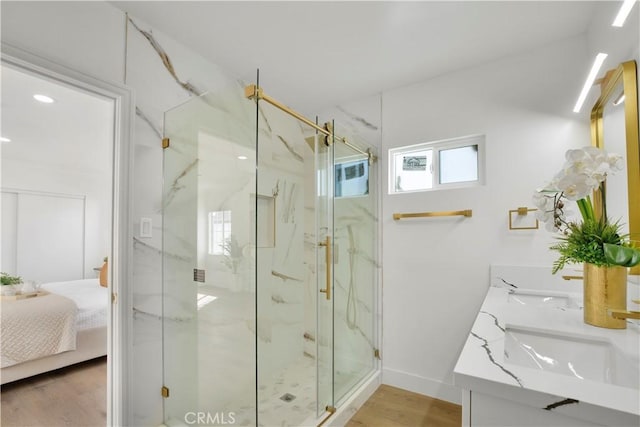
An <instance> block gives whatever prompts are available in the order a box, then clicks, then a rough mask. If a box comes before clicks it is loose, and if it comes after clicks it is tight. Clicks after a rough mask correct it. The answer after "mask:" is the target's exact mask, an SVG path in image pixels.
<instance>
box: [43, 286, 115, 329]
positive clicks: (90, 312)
mask: <svg viewBox="0 0 640 427" xmlns="http://www.w3.org/2000/svg"><path fill="white" fill-rule="evenodd" d="M42 289H44V290H46V291H48V292H52V293H54V294H58V295H62V296H64V297H67V298H69V299H70V300H72V301H73V302H75V303H76V305H77V306H78V315H77V323H76V329H77V330H78V331H81V330H83V329H91V328H98V327H101V326H107V321H108V319H109V314H108V309H109V292H108V290H107V288H104V287H102V286H100V283H99V281H98V279H82V280H71V281H68V282H52V283H44V284H43V285H42Z"/></svg>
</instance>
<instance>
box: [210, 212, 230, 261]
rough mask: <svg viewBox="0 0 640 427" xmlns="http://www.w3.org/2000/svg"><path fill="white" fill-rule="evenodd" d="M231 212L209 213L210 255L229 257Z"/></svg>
mask: <svg viewBox="0 0 640 427" xmlns="http://www.w3.org/2000/svg"><path fill="white" fill-rule="evenodd" d="M230 238H231V211H214V212H209V254H210V255H229V248H228V241H229V239H230Z"/></svg>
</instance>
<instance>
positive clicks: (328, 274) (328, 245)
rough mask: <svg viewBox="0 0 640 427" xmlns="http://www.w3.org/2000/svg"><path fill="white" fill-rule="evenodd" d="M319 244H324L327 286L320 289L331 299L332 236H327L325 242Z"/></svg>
mask: <svg viewBox="0 0 640 427" xmlns="http://www.w3.org/2000/svg"><path fill="white" fill-rule="evenodd" d="M318 246H324V256H325V258H324V260H325V262H324V263H325V268H326V272H325V275H326V278H327V279H326V280H327V283H326V288H324V289H320V292H322V293H323V294H325V295H326V296H327V299H328V300H329V299H331V237H329V236H327V237H326V238H325V241H324V242H320V243H318Z"/></svg>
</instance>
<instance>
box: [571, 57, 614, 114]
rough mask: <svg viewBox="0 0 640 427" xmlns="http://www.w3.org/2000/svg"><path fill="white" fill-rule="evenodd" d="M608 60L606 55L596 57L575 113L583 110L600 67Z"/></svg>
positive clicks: (574, 110)
mask: <svg viewBox="0 0 640 427" xmlns="http://www.w3.org/2000/svg"><path fill="white" fill-rule="evenodd" d="M606 58H607V54H606V53H599V54H597V55H596V60H595V61H593V66H592V67H591V71H589V75H588V76H587V80H586V81H585V82H584V87H583V88H582V92H580V96H579V97H578V102H576V106H575V107H573V112H574V113H579V112H580V109H581V108H582V104H584V101H585V99H587V94H588V93H589V90H590V89H591V86H593V82H594V81H595V80H596V76H597V75H598V73H599V72H600V67H602V63H603V62H604V60H605V59H606Z"/></svg>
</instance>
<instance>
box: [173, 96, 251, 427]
mask: <svg viewBox="0 0 640 427" xmlns="http://www.w3.org/2000/svg"><path fill="white" fill-rule="evenodd" d="M164 122H165V136H166V137H168V138H170V145H169V147H168V148H166V149H165V150H164V153H163V154H164V172H163V174H164V186H163V313H162V316H163V354H162V357H163V382H164V385H165V386H166V387H168V388H169V393H170V396H169V398H167V399H164V423H165V424H166V425H169V426H173V425H185V424H187V425H190V424H194V423H198V424H206V425H225V424H235V425H256V391H255V381H256V376H255V364H256V344H255V340H256V337H255V324H256V318H255V273H254V271H255V269H254V265H255V259H254V256H255V255H254V254H255V250H254V246H253V242H254V241H255V228H251V226H250V224H251V223H252V220H251V219H250V217H249V215H250V212H251V207H252V205H253V206H255V196H254V195H255V192H256V190H255V189H256V170H255V158H256V145H255V142H256V141H255V105H254V104H253V102H251V101H249V100H246V99H244V97H243V88H242V87H240V86H234V87H231V88H227V89H226V90H222V91H219V92H217V93H216V94H215V95H205V96H202V97H199V98H194V99H192V100H190V101H189V102H187V103H185V104H183V105H180V106H179V107H176V108H174V109H172V110H170V111H168V112H166V113H165V120H164ZM252 195H253V196H252ZM254 212H255V209H254ZM253 223H255V220H253ZM196 273H198V274H196ZM198 417H200V418H198ZM199 420H200V421H199ZM203 420H204V423H203V422H202V421H203Z"/></svg>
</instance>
